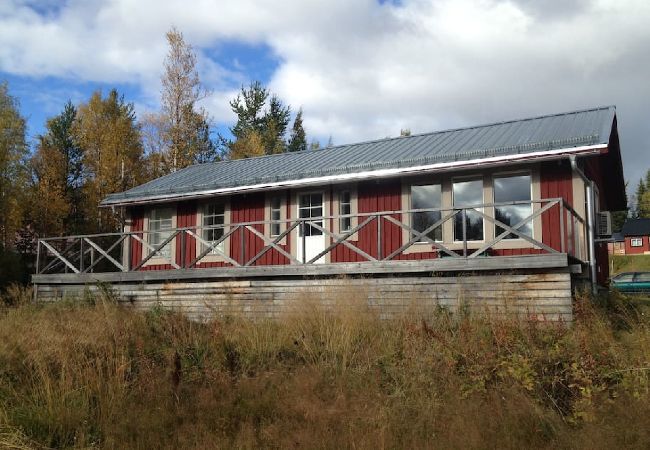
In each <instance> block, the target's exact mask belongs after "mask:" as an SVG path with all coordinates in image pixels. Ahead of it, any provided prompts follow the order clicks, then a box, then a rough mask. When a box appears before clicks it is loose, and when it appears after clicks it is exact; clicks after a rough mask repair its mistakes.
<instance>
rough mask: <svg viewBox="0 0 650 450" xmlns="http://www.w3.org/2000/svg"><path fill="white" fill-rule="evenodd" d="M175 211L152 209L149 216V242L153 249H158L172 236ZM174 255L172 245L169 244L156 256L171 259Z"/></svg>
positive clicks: (170, 209)
mask: <svg viewBox="0 0 650 450" xmlns="http://www.w3.org/2000/svg"><path fill="white" fill-rule="evenodd" d="M173 214H174V211H173V209H172V208H156V209H152V210H151V213H150V214H149V234H148V242H149V245H151V246H153V247H158V246H159V245H160V244H162V243H163V242H165V240H166V239H168V238H169V236H171V234H172V228H173V226H172V216H173ZM171 254H172V243H171V241H170V242H168V243H167V245H165V246H164V247H163V248H162V249H160V251H158V252H157V253H156V254H155V255H154V258H155V257H156V256H160V257H163V258H170V257H171Z"/></svg>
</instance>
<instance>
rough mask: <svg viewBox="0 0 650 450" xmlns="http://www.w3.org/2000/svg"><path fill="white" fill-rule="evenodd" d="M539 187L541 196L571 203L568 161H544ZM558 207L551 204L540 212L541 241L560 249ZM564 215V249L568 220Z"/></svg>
mask: <svg viewBox="0 0 650 450" xmlns="http://www.w3.org/2000/svg"><path fill="white" fill-rule="evenodd" d="M540 189H541V197H542V198H563V199H564V201H565V202H566V203H567V205H570V206H572V205H573V173H572V171H571V166H570V165H569V163H568V162H566V161H562V162H561V163H558V162H556V161H552V162H546V163H543V164H542V165H541V169H540ZM560 211H561V210H560V207H559V205H558V206H553V207H552V208H551V209H550V210H548V211H547V212H545V213H544V214H542V242H543V243H544V244H546V245H548V246H549V247H552V248H554V249H556V250H560V249H561V247H562V245H561V232H560V231H561V230H560ZM563 214H565V216H564V237H565V243H564V244H565V251H566V250H567V249H568V248H569V247H568V242H569V233H568V226H567V225H568V220H567V215H566V212H563Z"/></svg>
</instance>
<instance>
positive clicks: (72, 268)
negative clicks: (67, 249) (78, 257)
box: [41, 241, 79, 273]
mask: <svg viewBox="0 0 650 450" xmlns="http://www.w3.org/2000/svg"><path fill="white" fill-rule="evenodd" d="M41 243H42V244H43V246H44V247H45V248H46V249H47V250H49V251H50V252H51V253H52V254H53V255H54V256H56V257H57V258H59V259H60V260H61V262H63V264H65V265H66V266H68V267H69V268H70V270H72V271H73V272H74V273H79V269H77V268H76V267H75V266H74V264H72V263H71V262H70V261H68V260H67V259H66V258H65V257H64V256H63V255H62V254H61V253H59V252H58V251H57V250H56V249H55V248H54V247H52V246H51V245H50V244H49V243H48V242H46V241H41Z"/></svg>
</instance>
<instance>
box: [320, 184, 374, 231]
mask: <svg viewBox="0 0 650 450" xmlns="http://www.w3.org/2000/svg"><path fill="white" fill-rule="evenodd" d="M343 192H349V193H350V216H351V217H350V229H349V230H347V231H345V230H342V229H341V218H340V217H338V216H340V215H341V194H342V193H343ZM358 207H359V204H358V192H357V185H356V184H344V185H340V186H333V188H332V211H334V214H333V216H335V217H337V218H336V219H332V220H331V223H330V226H331V228H332V231H333V232H334V233H336V234H339V235H341V234H345V233H347V232H348V231H350V230H352V229H354V228H355V227H356V226H357V225H358V224H359V217H358V214H359V209H358ZM328 211H329V209H328V210H327V211H326V214H325V215H326V216H329V215H330V214H328V213H327V212H328ZM365 219H366V217H363V218H362V221H363V220H365ZM356 239H358V233H354V234H353V235H351V236H350V237H349V240H351V241H354V240H356Z"/></svg>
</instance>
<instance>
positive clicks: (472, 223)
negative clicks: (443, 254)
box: [452, 179, 483, 241]
mask: <svg viewBox="0 0 650 450" xmlns="http://www.w3.org/2000/svg"><path fill="white" fill-rule="evenodd" d="M452 191H453V196H454V208H463V207H467V206H477V205H481V204H483V180H482V179H479V180H467V181H455V182H454V183H453V187H452ZM466 233H467V234H466V237H467V240H468V241H482V240H483V218H482V217H481V216H480V215H479V214H478V213H477V212H476V211H472V210H471V209H470V210H468V211H467V220H466ZM454 240H456V241H462V240H463V213H462V211H461V212H459V213H458V214H456V216H455V217H454Z"/></svg>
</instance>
